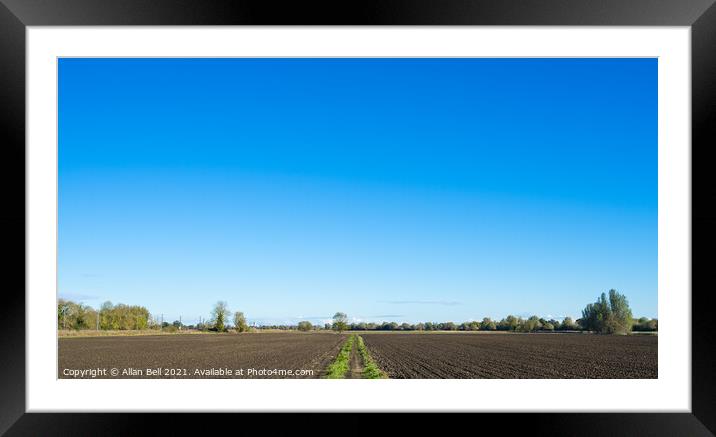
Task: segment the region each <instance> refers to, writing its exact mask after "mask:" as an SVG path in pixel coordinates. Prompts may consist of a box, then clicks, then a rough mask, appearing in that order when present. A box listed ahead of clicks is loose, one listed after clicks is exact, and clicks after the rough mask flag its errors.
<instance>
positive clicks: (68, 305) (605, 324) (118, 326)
mask: <svg viewBox="0 0 716 437" xmlns="http://www.w3.org/2000/svg"><path fill="white" fill-rule="evenodd" d="M232 315H233V317H232ZM57 323H58V328H60V329H101V330H133V329H162V330H167V331H177V330H182V329H190V330H200V331H213V332H228V331H230V330H232V331H236V332H248V331H251V330H255V329H258V330H261V329H265V330H267V329H274V330H276V329H277V330H287V331H290V330H298V331H316V330H324V331H325V330H331V331H338V332H342V331H348V330H351V331H512V332H555V331H591V332H598V333H603V334H626V333H628V332H630V331H638V332H654V331H658V320H657V319H649V318H647V317H642V318H639V319H634V318H633V317H632V312H631V309H630V308H629V302H628V301H627V298H626V296H624V295H623V294H620V293H619V292H617V291H616V290H610V291H609V293H608V294H607V293H602V294H601V296H600V297H599V298H598V299H597V300H596V302H594V303H590V304H588V305H587V306H586V307H585V308H584V309H583V310H582V317H581V318H579V319H577V320H573V319H572V318H571V317H565V318H564V319H562V320H561V321H559V320H556V319H553V318H550V319H544V318H541V317H539V316H536V315H535V316H531V317H528V318H522V317H518V316H514V315H508V316H507V317H504V318H503V319H501V320H499V321H497V320H492V319H491V318H489V317H485V318H483V319H482V320H481V321H477V320H473V321H466V322H462V323H459V324H458V323H454V322H420V323H414V324H411V323H396V322H380V323H373V322H356V323H349V321H348V315H347V314H346V313H343V312H337V313H336V314H335V315H334V316H333V321H332V323H325V324H323V325H321V324H317V325H314V324H312V323H311V322H309V321H307V320H304V321H300V322H298V324H295V325H292V324H284V325H261V326H255V327H250V326H249V325H248V323H247V321H246V317H245V316H244V313H243V312H241V311H235V312H233V313H232V312H231V311H230V310H229V307H228V304H227V303H226V302H225V301H219V302H217V303H216V304H215V305H214V308H213V310H212V312H211V318H210V319H209V320H207V321H201V322H200V323H198V324H196V325H184V324H182V323H181V322H180V321H178V320H175V321H174V322H172V323H169V322H158V321H157V320H156V319H155V318H153V317H152V316H151V315H150V313H149V311H148V310H147V309H146V308H144V307H142V306H137V305H124V304H121V303H120V304H117V305H113V304H112V303H111V302H105V303H104V304H102V306H101V307H100V310H99V312H98V311H97V310H95V309H94V308H92V307H90V306H87V305H83V304H81V303H75V302H72V301H69V300H64V299H59V300H58V304H57Z"/></svg>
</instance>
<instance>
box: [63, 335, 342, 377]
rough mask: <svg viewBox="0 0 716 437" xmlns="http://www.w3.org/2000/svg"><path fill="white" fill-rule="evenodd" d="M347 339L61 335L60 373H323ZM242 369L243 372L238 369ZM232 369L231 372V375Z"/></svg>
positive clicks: (257, 374)
mask: <svg viewBox="0 0 716 437" xmlns="http://www.w3.org/2000/svg"><path fill="white" fill-rule="evenodd" d="M345 339H346V336H345V335H338V334H331V333H326V334H322V333H308V334H301V333H260V334H222V335H211V334H207V335H162V336H141V337H92V338H60V339H59V371H58V374H59V377H60V378H92V377H93V376H92V375H93V374H94V375H95V376H94V377H95V378H320V377H321V376H322V375H323V372H324V370H325V368H326V367H327V366H328V364H329V363H330V362H331V360H332V359H333V358H335V356H336V354H337V352H338V349H339V348H340V346H341V344H342V343H343V342H344V341H345ZM95 369H100V371H94V372H93V370H95ZM101 369H104V370H103V371H102V370H101ZM113 369H116V370H115V371H116V372H117V375H113V374H112V372H113ZM157 369H160V370H159V372H158V374H156V372H157ZM241 369H243V371H242V373H243V374H238V373H239V372H238V371H239V370H241ZM83 370H84V371H85V372H84V373H83V372H82V371H83ZM227 370H232V374H231V375H227V374H226V371H227ZM289 371H290V372H291V373H290V374H289V373H287V372H289ZM137 372H141V374H137ZM222 372H224V374H222Z"/></svg>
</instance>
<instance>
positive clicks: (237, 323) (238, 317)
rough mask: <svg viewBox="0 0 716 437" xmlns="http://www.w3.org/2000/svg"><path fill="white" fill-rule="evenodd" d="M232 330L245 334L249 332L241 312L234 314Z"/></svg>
mask: <svg viewBox="0 0 716 437" xmlns="http://www.w3.org/2000/svg"><path fill="white" fill-rule="evenodd" d="M234 329H235V330H236V332H247V331H248V330H249V325H248V323H246V316H244V313H242V312H241V311H236V312H235V313H234Z"/></svg>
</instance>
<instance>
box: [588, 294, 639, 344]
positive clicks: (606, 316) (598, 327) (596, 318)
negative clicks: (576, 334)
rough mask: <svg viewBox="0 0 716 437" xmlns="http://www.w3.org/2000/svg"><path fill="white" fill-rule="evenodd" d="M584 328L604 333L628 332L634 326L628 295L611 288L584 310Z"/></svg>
mask: <svg viewBox="0 0 716 437" xmlns="http://www.w3.org/2000/svg"><path fill="white" fill-rule="evenodd" d="M581 325H582V327H583V328H585V329H587V330H590V331H596V332H599V333H602V334H627V333H628V332H629V331H631V328H632V313H631V309H630V308H629V302H628V301H627V298H626V296H624V295H623V294H620V293H619V292H617V291H616V290H614V289H612V290H609V298H607V295H606V294H605V293H602V294H601V296H600V297H599V299H598V300H597V301H596V302H594V303H590V304H588V305H587V306H586V307H585V308H584V310H582V319H581Z"/></svg>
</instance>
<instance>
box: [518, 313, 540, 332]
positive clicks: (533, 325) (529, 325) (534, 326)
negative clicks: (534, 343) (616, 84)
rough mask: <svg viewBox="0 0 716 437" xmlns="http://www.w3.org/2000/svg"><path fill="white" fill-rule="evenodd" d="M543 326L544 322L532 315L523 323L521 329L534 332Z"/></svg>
mask: <svg viewBox="0 0 716 437" xmlns="http://www.w3.org/2000/svg"><path fill="white" fill-rule="evenodd" d="M541 327H542V322H541V321H540V319H539V317H537V316H532V317H530V318H529V319H527V320H525V321H524V322H522V324H521V328H522V329H521V330H522V331H525V332H534V331H537V330H538V329H540V328H541Z"/></svg>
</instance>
